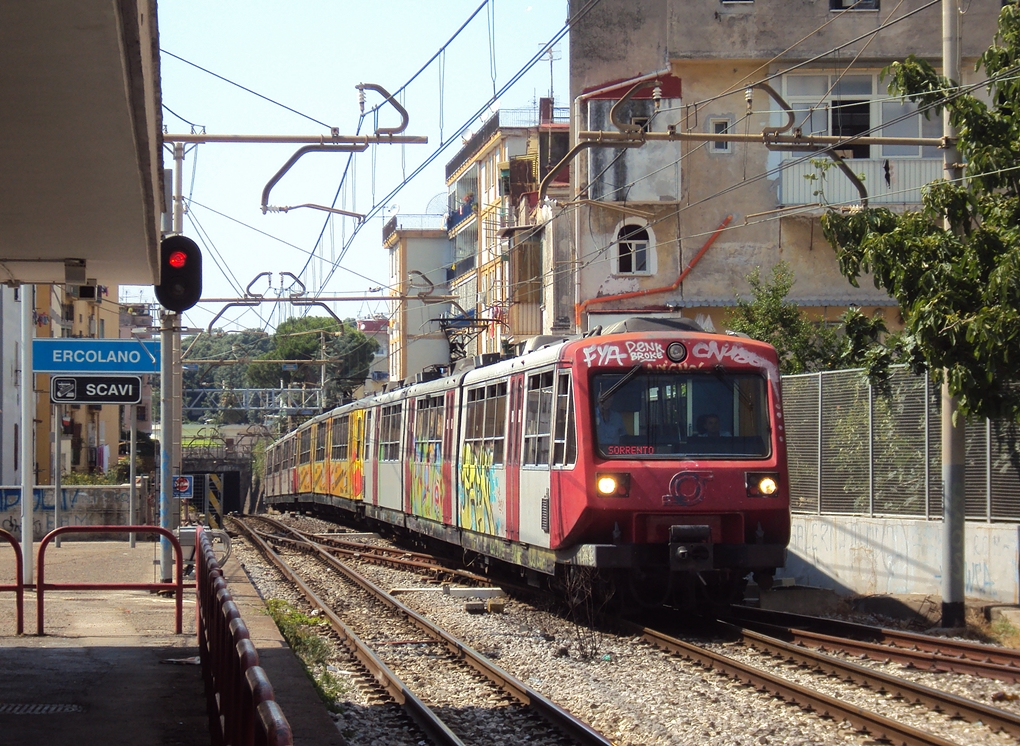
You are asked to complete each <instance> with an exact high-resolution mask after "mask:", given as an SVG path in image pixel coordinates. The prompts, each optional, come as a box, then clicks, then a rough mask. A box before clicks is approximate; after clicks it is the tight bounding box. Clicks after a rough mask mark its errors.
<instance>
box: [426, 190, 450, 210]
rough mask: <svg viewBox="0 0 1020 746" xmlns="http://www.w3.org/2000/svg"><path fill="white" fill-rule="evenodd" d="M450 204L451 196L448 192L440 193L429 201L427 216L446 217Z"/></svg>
mask: <svg viewBox="0 0 1020 746" xmlns="http://www.w3.org/2000/svg"><path fill="white" fill-rule="evenodd" d="M448 204H449V196H448V195H447V193H446V192H440V193H439V194H437V195H436V196H435V197H433V198H432V199H430V200H429V204H428V207H426V208H425V214H426V215H445V214H446V212H447V206H448Z"/></svg>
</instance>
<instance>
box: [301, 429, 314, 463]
mask: <svg viewBox="0 0 1020 746" xmlns="http://www.w3.org/2000/svg"><path fill="white" fill-rule="evenodd" d="M311 460H312V428H310V427H306V428H305V429H304V430H302V431H301V450H300V451H299V452H298V463H301V464H307V463H308V462H309V461H311Z"/></svg>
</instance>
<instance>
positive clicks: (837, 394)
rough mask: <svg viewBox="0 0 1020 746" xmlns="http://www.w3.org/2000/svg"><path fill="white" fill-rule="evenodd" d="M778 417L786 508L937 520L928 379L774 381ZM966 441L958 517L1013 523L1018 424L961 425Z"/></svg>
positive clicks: (831, 375) (938, 449) (831, 376)
mask: <svg viewBox="0 0 1020 746" xmlns="http://www.w3.org/2000/svg"><path fill="white" fill-rule="evenodd" d="M783 411H784V423H785V430H786V444H787V449H788V456H789V466H790V505H791V508H792V510H793V512H795V513H815V514H823V513H824V514H842V515H863V516H873V517H877V516H903V517H910V518H926V519H941V517H942V442H941V415H942V402H941V392H940V390H939V388H938V387H936V386H934V385H933V384H932V382H931V381H930V379H929V378H928V376H923V377H919V376H915V375H913V374H911V373H910V372H909V370H907V369H905V368H896V369H894V370H893V373H892V375H891V377H890V379H889V381H888V383H887V385H885V386H882V387H877V386H872V385H871V384H870V383H869V382H868V378H867V376H866V375H865V374H864V373H863V372H862V371H860V370H841V371H828V372H824V373H806V374H803V375H795V376H784V377H783ZM966 443H967V456H966V458H967V462H966V481H967V487H966V493H967V519H968V520H974V521H1020V448H1018V446H1020V427H1018V426H1017V425H1016V424H1015V423H1010V422H1008V421H1001V420H987V419H982V420H972V421H968V422H967V425H966Z"/></svg>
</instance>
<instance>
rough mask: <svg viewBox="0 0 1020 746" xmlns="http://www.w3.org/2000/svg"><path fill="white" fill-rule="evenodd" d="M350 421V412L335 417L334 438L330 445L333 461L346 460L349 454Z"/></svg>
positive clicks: (330, 456) (330, 455)
mask: <svg viewBox="0 0 1020 746" xmlns="http://www.w3.org/2000/svg"><path fill="white" fill-rule="evenodd" d="M350 422H351V416H350V415H349V414H342V415H340V416H339V417H334V418H333V439H332V444H331V446H330V454H329V458H330V460H332V461H346V460H347V456H348V444H349V443H350Z"/></svg>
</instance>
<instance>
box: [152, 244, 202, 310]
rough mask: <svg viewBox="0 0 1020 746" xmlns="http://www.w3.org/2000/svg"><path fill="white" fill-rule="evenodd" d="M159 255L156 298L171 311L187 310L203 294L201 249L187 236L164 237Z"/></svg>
mask: <svg viewBox="0 0 1020 746" xmlns="http://www.w3.org/2000/svg"><path fill="white" fill-rule="evenodd" d="M159 254H160V262H159V284H158V285H156V299H157V300H159V302H160V304H161V305H162V306H163V307H164V308H166V309H168V310H170V311H175V312H177V313H181V312H182V311H187V310H188V309H189V308H191V307H192V306H194V305H195V304H196V303H198V300H199V298H201V297H202V251H201V250H200V249H199V248H198V244H196V243H195V242H194V241H192V240H191V239H190V238H188V237H186V236H167V237H166V238H164V239H163V241H162V243H161V244H160V247H159Z"/></svg>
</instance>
